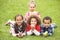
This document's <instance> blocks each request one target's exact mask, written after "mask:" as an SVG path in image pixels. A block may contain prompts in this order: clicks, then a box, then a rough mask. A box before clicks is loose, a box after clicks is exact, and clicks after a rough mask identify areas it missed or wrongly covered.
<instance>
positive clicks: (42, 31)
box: [40, 27, 44, 35]
mask: <svg viewBox="0 0 60 40" xmlns="http://www.w3.org/2000/svg"><path fill="white" fill-rule="evenodd" d="M43 33H44V28H43V27H41V32H40V34H41V35H43Z"/></svg>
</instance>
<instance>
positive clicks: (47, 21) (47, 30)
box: [41, 16, 55, 37]
mask: <svg viewBox="0 0 60 40" xmlns="http://www.w3.org/2000/svg"><path fill="white" fill-rule="evenodd" d="M51 23H52V19H51V18H50V17H48V16H46V17H44V18H43V25H42V26H41V35H43V36H45V37H46V36H51V35H53V31H54V28H53V27H54V26H55V25H51Z"/></svg>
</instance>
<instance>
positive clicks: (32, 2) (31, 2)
mask: <svg viewBox="0 0 60 40" xmlns="http://www.w3.org/2000/svg"><path fill="white" fill-rule="evenodd" d="M31 4H33V5H34V6H35V7H36V4H35V2H34V1H30V2H29V4H28V6H30V5H31Z"/></svg>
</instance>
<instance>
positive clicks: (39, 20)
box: [27, 15, 41, 25]
mask: <svg viewBox="0 0 60 40" xmlns="http://www.w3.org/2000/svg"><path fill="white" fill-rule="evenodd" d="M32 18H35V19H36V20H37V25H40V24H41V19H40V18H39V17H37V16H35V15H31V16H30V17H29V18H28V20H27V23H28V24H31V23H30V22H31V19H32Z"/></svg>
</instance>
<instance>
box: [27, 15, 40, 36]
mask: <svg viewBox="0 0 60 40" xmlns="http://www.w3.org/2000/svg"><path fill="white" fill-rule="evenodd" d="M27 24H28V26H27V35H32V34H34V35H37V36H39V35H40V30H41V29H40V24H41V21H40V19H39V17H36V16H34V15H32V16H31V17H30V18H29V19H28V21H27Z"/></svg>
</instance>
